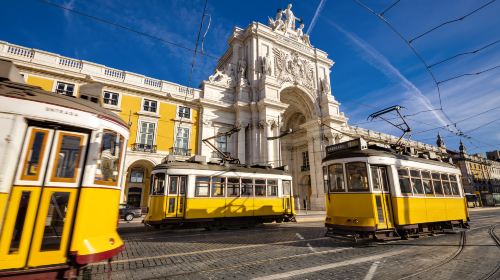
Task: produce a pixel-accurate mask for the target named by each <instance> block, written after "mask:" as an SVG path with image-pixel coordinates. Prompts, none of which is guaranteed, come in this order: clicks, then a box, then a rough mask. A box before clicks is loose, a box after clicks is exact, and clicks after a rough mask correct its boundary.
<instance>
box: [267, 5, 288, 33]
mask: <svg viewBox="0 0 500 280" xmlns="http://www.w3.org/2000/svg"><path fill="white" fill-rule="evenodd" d="M282 18H283V13H282V11H281V9H278V11H277V12H276V19H275V20H273V19H272V18H269V26H271V28H272V29H273V30H274V31H275V30H281V31H283V29H284V28H285V25H284V22H283V19H282Z"/></svg>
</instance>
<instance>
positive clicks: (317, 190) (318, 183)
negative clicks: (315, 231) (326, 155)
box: [307, 133, 325, 210]
mask: <svg viewBox="0 0 500 280" xmlns="http://www.w3.org/2000/svg"><path fill="white" fill-rule="evenodd" d="M313 135H314V136H313V137H311V138H309V139H308V141H307V142H308V143H307V146H308V151H309V166H310V171H309V172H310V176H311V210H325V193H324V186H323V170H322V167H321V160H322V155H321V139H320V135H319V133H314V134H313Z"/></svg>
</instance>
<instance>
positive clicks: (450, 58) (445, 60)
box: [429, 40, 500, 68]
mask: <svg viewBox="0 0 500 280" xmlns="http://www.w3.org/2000/svg"><path fill="white" fill-rule="evenodd" d="M498 43H500V40H496V41H495V42H493V43H489V44H487V45H485V46H482V47H480V48H478V49H475V50H473V51H468V52H462V53H459V54H456V55H454V56H450V57H448V58H445V59H443V60H440V61H438V62H436V63H433V64H431V65H429V68H432V67H434V66H436V65H439V64H441V63H444V62H447V61H450V60H452V59H455V58H457V57H460V56H463V55H468V54H476V53H478V52H480V51H482V50H484V49H487V48H489V47H491V46H493V45H496V44H498Z"/></svg>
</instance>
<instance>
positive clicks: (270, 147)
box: [264, 121, 276, 167]
mask: <svg viewBox="0 0 500 280" xmlns="http://www.w3.org/2000/svg"><path fill="white" fill-rule="evenodd" d="M273 127H274V126H273V125H272V122H271V121H269V122H266V124H265V127H264V129H265V130H266V133H265V136H264V139H265V140H264V141H265V146H266V148H267V160H266V161H267V163H268V164H272V166H273V167H274V166H276V162H275V161H274V160H275V158H274V143H275V142H276V140H267V138H269V137H273V136H274V133H273Z"/></svg>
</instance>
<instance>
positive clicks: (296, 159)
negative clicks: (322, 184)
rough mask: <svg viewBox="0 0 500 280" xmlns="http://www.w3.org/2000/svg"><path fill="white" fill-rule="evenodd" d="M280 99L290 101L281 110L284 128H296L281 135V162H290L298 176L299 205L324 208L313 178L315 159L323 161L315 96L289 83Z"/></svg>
mask: <svg viewBox="0 0 500 280" xmlns="http://www.w3.org/2000/svg"><path fill="white" fill-rule="evenodd" d="M280 101H281V102H283V103H285V104H287V105H288V106H287V108H286V109H285V110H284V111H283V112H282V114H281V116H282V122H281V125H280V126H281V131H288V132H289V131H292V133H291V134H289V135H287V136H284V137H282V138H281V139H280V146H281V163H282V164H283V165H288V166H289V171H290V173H291V175H292V177H293V178H294V182H293V189H294V196H295V201H296V208H297V209H304V208H305V207H306V206H307V208H308V209H313V210H316V209H322V207H324V206H323V204H324V201H323V199H322V198H319V192H320V190H318V188H319V186H316V185H315V182H316V180H315V178H313V177H314V176H316V174H315V173H316V172H315V169H317V165H318V163H317V162H316V163H315V164H312V163H311V161H314V160H315V161H318V160H319V161H321V155H320V154H319V153H318V151H319V149H318V148H317V147H315V146H314V143H313V141H314V140H313V139H314V135H316V134H317V133H318V131H319V128H320V126H319V122H318V121H317V119H318V115H319V114H318V112H317V109H316V106H315V104H314V100H313V98H312V97H311V94H310V93H308V92H307V91H306V90H304V89H302V88H299V87H295V86H289V87H285V88H283V89H282V90H281V92H280ZM311 166H314V167H313V168H312V169H311ZM321 201H322V202H323V203H321Z"/></svg>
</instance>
